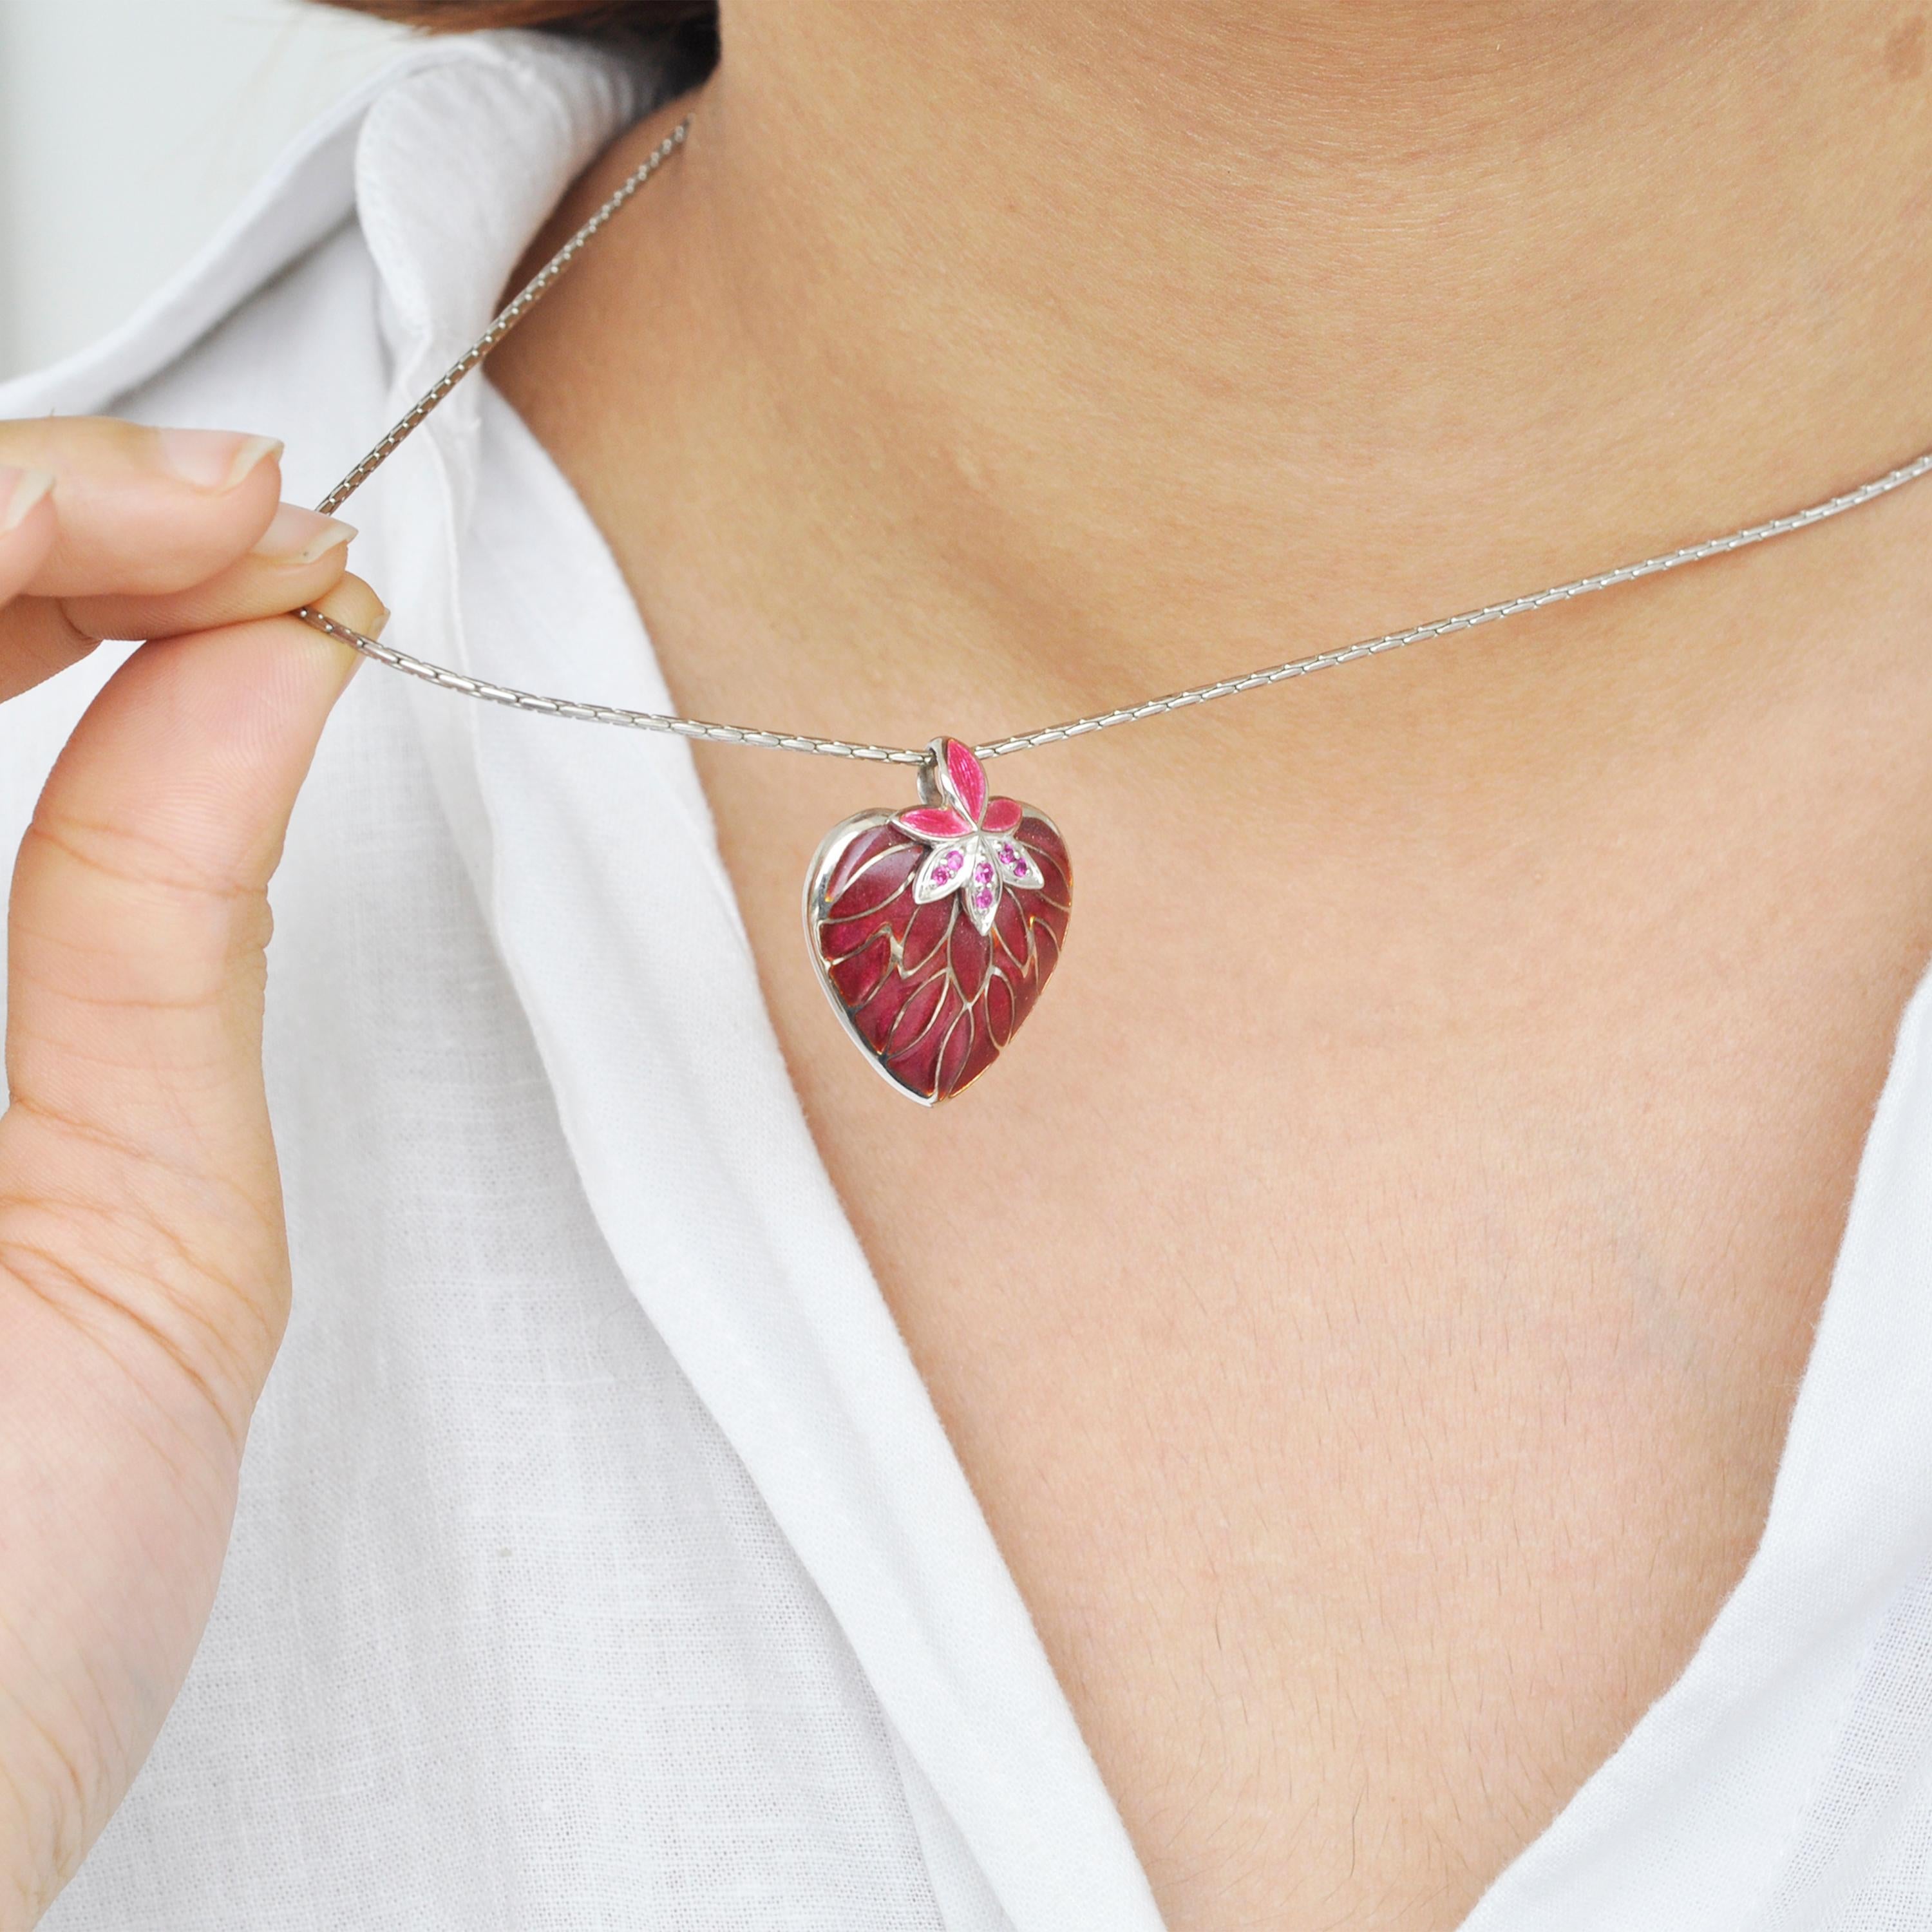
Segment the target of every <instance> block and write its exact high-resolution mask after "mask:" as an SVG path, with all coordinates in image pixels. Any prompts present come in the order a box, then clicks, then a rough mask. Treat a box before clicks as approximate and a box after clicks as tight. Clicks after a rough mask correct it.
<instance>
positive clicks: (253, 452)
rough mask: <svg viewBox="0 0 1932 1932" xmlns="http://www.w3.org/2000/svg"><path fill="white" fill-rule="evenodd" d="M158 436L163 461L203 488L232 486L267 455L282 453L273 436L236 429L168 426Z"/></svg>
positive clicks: (179, 475) (180, 475)
mask: <svg viewBox="0 0 1932 1932" xmlns="http://www.w3.org/2000/svg"><path fill="white" fill-rule="evenodd" d="M157 440H158V441H159V443H160V451H161V460H162V462H163V463H164V464H165V465H166V466H167V467H168V468H169V469H171V470H172V471H173V472H174V473H175V475H177V476H178V477H180V478H181V479H182V481H184V482H187V483H192V484H193V485H194V486H195V487H196V489H199V490H220V491H223V492H225V491H227V490H233V489H234V488H235V487H236V485H237V484H239V483H241V482H242V480H243V478H245V477H246V476H247V475H248V473H249V472H250V471H251V470H252V469H254V468H255V467H256V466H257V465H258V464H259V463H261V462H262V461H263V459H264V458H268V457H271V456H279V455H281V453H282V446H281V444H280V443H278V442H277V441H276V440H275V438H274V437H272V436H239V435H237V434H236V433H235V432H234V431H233V430H225V429H164V430H162V431H160V432H159V434H158V437H157Z"/></svg>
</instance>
